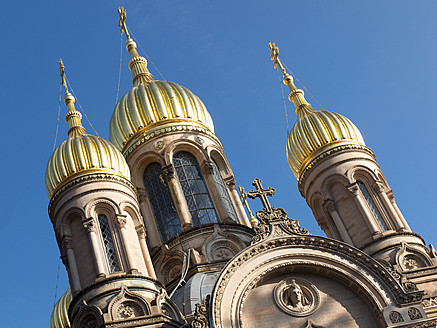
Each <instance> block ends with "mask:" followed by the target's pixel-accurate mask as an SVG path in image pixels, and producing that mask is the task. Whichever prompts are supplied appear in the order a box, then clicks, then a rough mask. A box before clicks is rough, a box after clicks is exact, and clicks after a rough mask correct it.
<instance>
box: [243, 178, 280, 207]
mask: <svg viewBox="0 0 437 328" xmlns="http://www.w3.org/2000/svg"><path fill="white" fill-rule="evenodd" d="M252 186H254V187H255V188H256V191H255V190H251V191H249V192H248V193H247V196H248V197H249V198H252V199H255V198H256V197H259V198H260V199H261V203H262V204H263V206H264V209H265V210H266V211H267V212H268V213H270V212H272V206H271V205H270V203H269V200H268V199H267V196H273V195H274V194H275V192H276V189H275V188H272V187H268V188H267V189H264V188H263V186H262V181H261V180H260V179H258V178H255V179H253V182H252Z"/></svg>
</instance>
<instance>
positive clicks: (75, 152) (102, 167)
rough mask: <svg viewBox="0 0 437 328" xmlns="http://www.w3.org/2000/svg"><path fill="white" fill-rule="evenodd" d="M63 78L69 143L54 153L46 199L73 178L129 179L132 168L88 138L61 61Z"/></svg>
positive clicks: (107, 144)
mask: <svg viewBox="0 0 437 328" xmlns="http://www.w3.org/2000/svg"><path fill="white" fill-rule="evenodd" d="M60 65H61V76H62V79H63V85H64V87H65V90H66V94H65V98H64V101H65V104H66V105H67V108H68V111H67V115H65V120H66V121H67V122H68V125H69V130H68V139H67V140H65V141H64V142H63V143H61V144H60V145H59V146H58V147H57V148H56V149H55V151H54V152H53V154H52V156H51V157H50V159H49V161H48V163H47V169H46V174H45V182H46V190H47V195H48V196H49V197H50V198H51V197H52V196H53V195H54V193H55V192H56V191H57V190H58V189H59V188H60V187H62V186H63V185H65V184H66V183H67V182H69V181H71V180H72V179H74V178H78V177H81V176H84V175H88V174H93V173H108V174H115V175H118V176H121V177H123V178H125V179H128V180H129V179H130V171H129V167H128V165H127V163H126V160H125V159H124V157H123V155H122V154H121V153H120V151H119V150H118V149H117V148H116V147H115V146H114V145H112V144H111V143H110V142H109V141H106V140H104V139H102V138H100V137H96V136H93V135H89V134H86V132H85V129H84V128H83V126H82V123H81V118H82V115H81V114H80V113H79V112H78V111H76V109H75V108H74V102H75V100H74V97H73V95H71V94H70V93H69V92H68V88H67V85H66V82H65V77H64V65H63V63H62V61H60Z"/></svg>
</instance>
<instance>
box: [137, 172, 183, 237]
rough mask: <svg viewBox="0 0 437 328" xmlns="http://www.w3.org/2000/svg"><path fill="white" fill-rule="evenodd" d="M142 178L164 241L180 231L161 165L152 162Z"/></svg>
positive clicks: (179, 224)
mask: <svg viewBox="0 0 437 328" xmlns="http://www.w3.org/2000/svg"><path fill="white" fill-rule="evenodd" d="M143 180H144V186H145V188H146V191H147V195H148V196H149V201H150V205H151V206H152V211H153V215H154V216H155V220H156V223H157V225H158V230H159V233H160V234H161V239H162V241H163V242H166V241H167V240H169V239H170V238H171V237H173V236H175V235H177V234H178V233H179V232H181V231H182V229H181V222H180V221H179V217H178V214H177V212H176V208H175V206H174V203H173V198H172V197H171V194H170V189H169V188H168V184H167V179H166V178H165V176H164V173H163V172H162V169H161V166H160V165H159V164H158V163H152V164H150V165H149V166H148V167H147V168H146V170H145V171H144V177H143Z"/></svg>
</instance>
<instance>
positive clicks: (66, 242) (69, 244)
mask: <svg viewBox="0 0 437 328" xmlns="http://www.w3.org/2000/svg"><path fill="white" fill-rule="evenodd" d="M62 247H64V249H73V238H71V237H70V236H64V238H63V239H62Z"/></svg>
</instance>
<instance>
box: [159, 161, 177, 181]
mask: <svg viewBox="0 0 437 328" xmlns="http://www.w3.org/2000/svg"><path fill="white" fill-rule="evenodd" d="M162 172H163V173H164V175H165V177H166V178H167V180H170V179H174V178H175V169H174V166H173V164H168V165H167V166H164V167H162Z"/></svg>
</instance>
